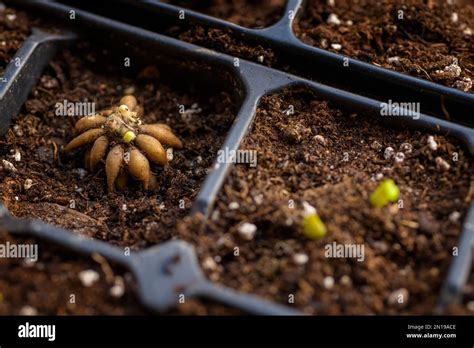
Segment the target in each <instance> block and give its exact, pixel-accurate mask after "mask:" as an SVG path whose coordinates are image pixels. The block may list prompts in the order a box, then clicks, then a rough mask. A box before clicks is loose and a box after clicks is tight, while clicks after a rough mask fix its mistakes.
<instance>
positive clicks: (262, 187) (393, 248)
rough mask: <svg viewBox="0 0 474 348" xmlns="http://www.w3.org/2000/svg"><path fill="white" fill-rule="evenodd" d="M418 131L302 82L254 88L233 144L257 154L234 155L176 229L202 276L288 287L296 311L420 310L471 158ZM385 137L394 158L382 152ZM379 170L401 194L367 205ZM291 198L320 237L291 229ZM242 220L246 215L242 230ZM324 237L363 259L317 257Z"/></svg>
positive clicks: (452, 230) (457, 220) (453, 228)
mask: <svg viewBox="0 0 474 348" xmlns="http://www.w3.org/2000/svg"><path fill="white" fill-rule="evenodd" d="M290 105H293V107H294V111H295V112H294V114H290V115H287V111H288V110H290ZM427 139H428V134H425V133H422V132H415V131H409V130H397V129H392V128H391V127H384V126H383V125H382V120H381V119H380V117H378V116H368V115H362V114H350V113H346V112H341V111H339V110H338V109H337V106H331V105H329V104H328V103H327V102H324V101H319V100H317V99H316V98H315V97H313V96H312V95H310V94H307V93H299V92H298V93H296V92H295V93H287V94H281V95H273V96H267V97H264V98H263V100H262V102H261V104H260V106H259V108H258V111H257V116H256V121H255V125H254V127H253V130H252V132H251V133H250V135H249V136H248V137H247V139H246V140H245V142H244V144H243V146H242V147H241V149H244V150H255V151H256V152H257V154H258V165H257V166H256V167H255V168H251V167H249V166H247V165H242V164H240V165H236V167H235V169H234V170H233V172H232V174H231V176H230V177H229V179H228V180H227V182H226V184H225V186H224V188H223V190H222V191H221V194H220V195H219V199H218V201H217V203H216V208H215V210H214V211H213V212H212V214H211V219H210V221H208V222H206V223H202V220H201V218H200V217H195V218H186V220H185V221H184V222H182V223H180V224H179V225H180V229H179V232H180V237H181V238H184V239H188V240H191V241H192V242H193V243H194V244H196V245H198V250H200V256H201V259H202V260H203V264H205V265H207V268H206V270H207V273H208V275H209V277H210V278H211V279H214V280H215V281H218V282H221V283H223V284H225V285H227V286H231V287H234V288H237V289H240V290H242V291H245V292H251V293H257V294H259V295H261V296H264V297H266V298H268V299H271V300H273V301H277V302H279V303H283V304H285V303H288V301H289V299H290V300H291V295H294V301H295V304H294V306H295V307H297V308H300V309H302V310H304V311H305V312H308V313H313V314H396V313H401V314H428V313H432V312H433V309H434V305H435V304H436V301H437V299H438V295H439V291H440V286H441V283H442V281H443V279H444V276H445V275H446V271H447V268H448V266H449V264H450V260H451V255H452V250H453V247H454V246H456V245H457V242H458V237H459V232H460V229H461V222H462V220H463V217H464V215H465V213H466V210H467V208H468V207H469V204H470V201H471V200H472V198H473V193H474V191H473V184H472V183H471V177H472V173H473V169H474V167H473V165H472V162H471V160H470V158H469V155H468V153H467V152H465V150H464V149H463V148H462V146H461V145H460V144H459V143H458V142H457V141H456V140H453V139H447V138H445V137H443V136H439V135H437V136H434V139H435V142H436V143H437V149H436V150H432V149H430V148H429V146H428V145H427V143H428V140H427ZM387 147H392V148H393V149H394V151H395V152H403V153H404V154H405V159H404V161H403V162H400V163H395V162H394V160H393V158H392V159H385V157H384V151H385V149H386V148H387ZM410 148H411V151H410ZM456 156H457V157H456ZM436 158H441V159H443V160H444V161H446V163H447V164H448V165H449V169H448V170H443V169H442V168H441V167H440V166H439V164H438V165H437V164H436V162H437V161H438V163H439V161H440V160H439V159H438V160H436ZM453 159H457V161H453ZM385 178H391V179H393V180H394V181H395V183H396V184H397V186H398V187H399V188H400V191H401V195H400V199H401V200H402V205H399V204H398V203H394V204H391V205H390V206H387V207H384V208H381V209H377V208H372V207H371V206H370V203H369V196H370V194H371V193H372V192H373V191H374V190H375V188H376V187H377V185H378V183H379V182H380V181H381V180H382V179H385ZM303 201H307V202H309V203H310V204H311V205H313V206H314V207H315V208H316V209H317V211H318V214H319V215H320V216H321V218H322V220H323V222H324V223H325V225H326V226H327V230H328V232H327V235H326V237H325V238H323V239H322V240H310V239H308V238H306V237H305V236H304V235H302V233H301V227H300V223H299V222H298V221H299V220H298V215H299V214H300V212H301V210H302V208H301V207H302V203H303ZM291 202H294V203H293V204H294V207H293V208H291V205H292V203H291ZM243 223H251V224H254V225H255V226H256V227H257V232H256V234H255V237H254V238H253V239H252V240H250V241H249V240H245V239H244V238H242V237H241V235H240V233H239V229H241V228H242V224H243ZM333 242H336V243H338V244H352V245H357V244H358V245H363V246H364V248H365V259H364V260H363V261H361V262H359V261H357V260H356V259H355V258H328V257H326V256H325V247H326V245H328V244H331V245H332V243H333ZM236 247H237V248H238V256H235V251H236V249H235V248H236ZM298 254H304V255H305V256H304V255H303V256H302V255H298ZM306 257H307V258H308V260H307V263H305V264H298V262H301V259H304V258H306ZM212 261H214V262H212ZM399 295H402V296H403V303H399V302H398V301H397V299H398V298H399ZM290 305H292V304H290Z"/></svg>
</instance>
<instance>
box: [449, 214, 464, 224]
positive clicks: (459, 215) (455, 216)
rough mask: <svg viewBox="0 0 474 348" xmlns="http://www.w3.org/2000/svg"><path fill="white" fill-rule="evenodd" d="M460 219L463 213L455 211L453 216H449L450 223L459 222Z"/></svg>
mask: <svg viewBox="0 0 474 348" xmlns="http://www.w3.org/2000/svg"><path fill="white" fill-rule="evenodd" d="M460 218H461V213H460V212H458V211H453V212H452V213H451V214H449V221H451V222H458V221H459V219H460Z"/></svg>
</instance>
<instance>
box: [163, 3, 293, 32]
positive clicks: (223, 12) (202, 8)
mask: <svg viewBox="0 0 474 348" xmlns="http://www.w3.org/2000/svg"><path fill="white" fill-rule="evenodd" d="M161 2H166V3H169V4H172V5H175V6H181V7H183V8H187V9H191V10H194V11H197V12H202V13H205V14H207V15H210V16H213V17H217V18H221V19H224V20H226V21H229V22H232V23H235V24H238V25H241V26H243V27H247V28H255V29H256V28H265V27H268V26H270V25H272V24H274V23H276V22H277V21H278V20H279V19H280V18H281V17H282V15H283V10H284V6H285V1H284V0H256V1H251V0H231V1H225V0H204V1H198V0H161Z"/></svg>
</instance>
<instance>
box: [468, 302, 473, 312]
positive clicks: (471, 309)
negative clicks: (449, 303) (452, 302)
mask: <svg viewBox="0 0 474 348" xmlns="http://www.w3.org/2000/svg"><path fill="white" fill-rule="evenodd" d="M467 309H469V310H470V311H471V312H474V301H469V302H468V303H467Z"/></svg>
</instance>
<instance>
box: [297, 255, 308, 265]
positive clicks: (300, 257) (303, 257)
mask: <svg viewBox="0 0 474 348" xmlns="http://www.w3.org/2000/svg"><path fill="white" fill-rule="evenodd" d="M308 260H309V257H308V255H306V254H305V253H297V254H294V255H293V261H294V262H295V263H296V264H297V265H300V266H301V265H304V264H305V263H307V262H308Z"/></svg>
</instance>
